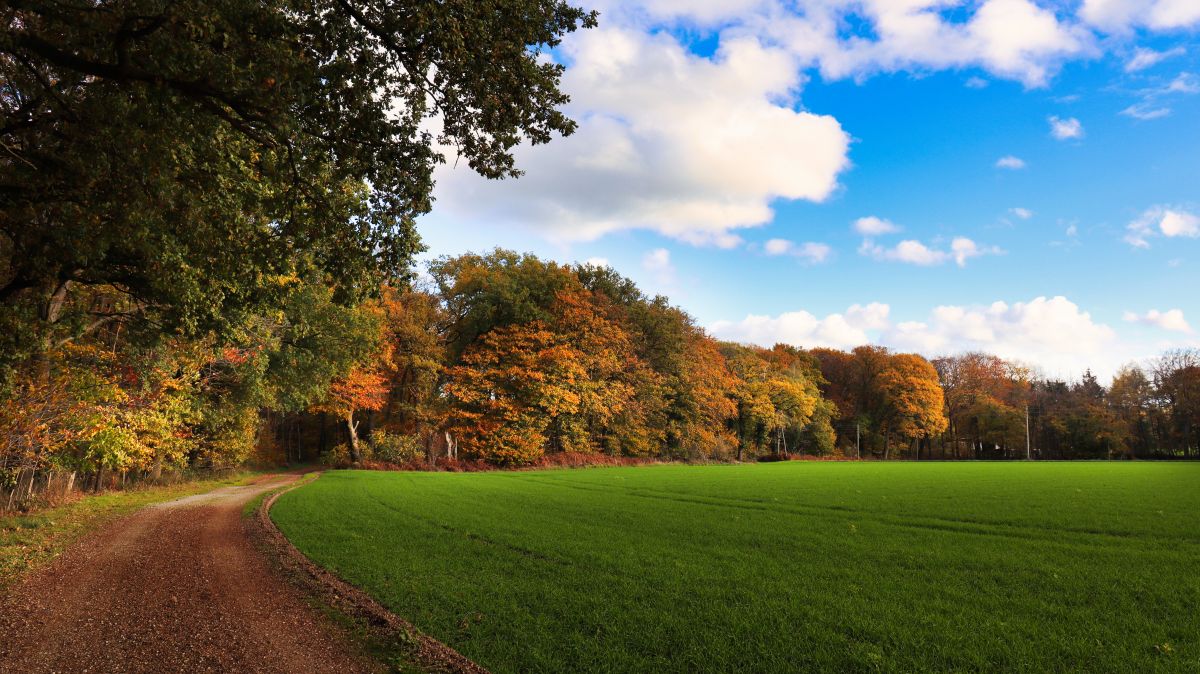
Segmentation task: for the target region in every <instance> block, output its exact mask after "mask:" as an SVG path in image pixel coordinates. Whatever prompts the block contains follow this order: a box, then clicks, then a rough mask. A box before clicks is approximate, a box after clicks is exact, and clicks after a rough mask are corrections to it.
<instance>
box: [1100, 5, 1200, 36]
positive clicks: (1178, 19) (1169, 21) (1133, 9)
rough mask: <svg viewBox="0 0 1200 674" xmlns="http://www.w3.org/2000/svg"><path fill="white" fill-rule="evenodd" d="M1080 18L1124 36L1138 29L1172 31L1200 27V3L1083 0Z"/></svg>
mask: <svg viewBox="0 0 1200 674" xmlns="http://www.w3.org/2000/svg"><path fill="white" fill-rule="evenodd" d="M1079 16H1080V17H1081V18H1082V19H1083V20H1084V21H1085V22H1087V23H1089V24H1091V25H1093V26H1095V27H1097V28H1099V29H1101V30H1104V31H1108V32H1111V33H1125V32H1128V31H1130V30H1132V29H1134V28H1136V27H1139V26H1143V27H1146V28H1151V29H1155V30H1171V29H1176V28H1189V27H1193V26H1195V25H1197V24H1200V3H1197V2H1196V1H1195V0H1083V6H1082V7H1080V9H1079Z"/></svg>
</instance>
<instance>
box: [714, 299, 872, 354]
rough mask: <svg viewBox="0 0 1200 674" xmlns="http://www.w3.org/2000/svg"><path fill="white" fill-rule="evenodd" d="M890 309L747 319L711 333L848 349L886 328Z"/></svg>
mask: <svg viewBox="0 0 1200 674" xmlns="http://www.w3.org/2000/svg"><path fill="white" fill-rule="evenodd" d="M889 311H890V308H889V307H888V305H886V304H879V303H871V304H868V305H866V306H862V305H858V304H855V305H853V306H851V307H850V308H849V309H847V310H846V312H845V313H835V314H829V315H828V316H825V317H824V318H817V317H816V316H814V315H813V314H811V313H809V312H807V311H791V312H787V313H783V314H780V315H778V316H759V315H753V314H751V315H749V316H746V317H745V318H743V319H742V320H740V321H717V322H716V323H713V324H712V325H711V326H709V330H710V332H712V334H714V335H716V336H717V337H720V338H722V339H729V340H733V341H738V342H747V343H750V344H759V345H761V346H772V345H774V344H777V343H784V344H793V345H795V346H802V347H805V348H814V347H828V348H834V349H849V348H853V347H855V346H858V345H860V344H866V343H868V342H870V340H871V338H870V337H869V336H868V334H867V331H868V330H880V329H883V328H885V327H886V326H887V325H888V313H889Z"/></svg>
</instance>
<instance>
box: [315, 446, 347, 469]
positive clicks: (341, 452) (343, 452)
mask: <svg viewBox="0 0 1200 674" xmlns="http://www.w3.org/2000/svg"><path fill="white" fill-rule="evenodd" d="M321 463H322V464H324V465H326V466H329V467H330V468H349V467H350V466H352V465H354V463H353V462H352V461H351V460H350V445H347V444H346V443H344V442H343V443H340V444H338V445H335V446H334V447H333V448H332V449H330V450H329V451H328V452H325V455H324V456H322V457H321Z"/></svg>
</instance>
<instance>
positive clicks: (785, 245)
mask: <svg viewBox="0 0 1200 674" xmlns="http://www.w3.org/2000/svg"><path fill="white" fill-rule="evenodd" d="M793 245H794V244H793V243H792V242H791V241H788V240H787V239H771V240H770V241H768V242H767V243H766V244H765V245H764V246H763V249H764V250H766V251H767V255H784V254H785V253H788V252H790V251H791V250H792V246H793Z"/></svg>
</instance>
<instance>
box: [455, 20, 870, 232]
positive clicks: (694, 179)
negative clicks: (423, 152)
mask: <svg viewBox="0 0 1200 674" xmlns="http://www.w3.org/2000/svg"><path fill="white" fill-rule="evenodd" d="M562 51H563V53H564V55H565V59H566V61H567V62H568V63H569V66H568V68H567V70H566V72H565V74H564V76H563V89H564V90H565V91H567V92H568V93H569V94H570V95H571V96H572V101H571V103H570V104H569V105H567V106H566V112H567V113H568V114H569V115H570V116H571V117H572V118H573V119H575V120H577V121H578V122H579V129H578V131H576V133H575V134H574V135H573V136H570V137H568V138H563V139H555V141H554V142H552V143H549V144H547V145H540V146H536V147H529V146H522V147H521V148H519V149H518V151H517V153H516V154H517V164H518V166H519V167H521V168H522V169H523V170H525V175H524V176H523V177H521V178H520V179H517V180H512V181H502V182H496V181H487V180H484V179H482V178H479V177H478V176H476V175H475V174H474V173H473V172H471V171H469V170H468V169H466V168H465V167H460V168H459V169H458V170H454V169H451V168H449V167H447V168H445V169H444V170H442V171H440V172H439V176H438V179H439V185H438V190H437V197H438V209H440V212H441V213H443V214H445V215H447V216H449V217H453V218H455V219H456V220H459V221H467V222H468V223H478V224H479V225H481V226H482V225H483V224H487V225H494V224H496V223H515V224H525V225H529V226H532V227H535V228H537V229H539V230H540V231H542V232H543V233H544V234H545V235H546V236H547V238H550V239H554V240H560V241H578V240H591V239H595V238H598V237H600V236H603V235H604V234H606V233H609V232H613V231H619V230H629V229H650V230H654V231H657V232H660V233H662V234H664V235H667V236H670V237H673V238H676V239H679V240H682V241H686V242H690V243H694V244H715V245H718V246H722V247H733V246H736V245H738V243H739V242H740V239H739V237H738V236H737V235H736V230H737V229H739V228H744V227H754V226H758V225H762V224H765V223H767V222H770V221H771V219H772V217H773V212H772V209H771V202H772V201H773V200H775V199H790V200H800V199H803V200H810V201H822V200H824V199H825V198H827V197H828V196H829V195H830V194H831V193H832V192H833V190H834V189H835V188H836V187H837V179H838V175H839V173H840V172H841V171H842V170H843V169H845V168H846V167H847V166H848V158H847V151H848V146H849V142H850V137H849V135H848V134H847V133H846V132H845V131H844V130H843V129H842V128H841V125H840V124H839V123H838V121H837V120H836V119H834V118H833V117H830V116H826V115H818V114H813V113H810V112H805V111H797V110H796V109H795V106H796V100H795V94H796V92H797V90H798V88H799V87H800V85H801V84H802V78H801V74H800V66H799V64H798V63H797V62H796V60H795V58H794V57H793V56H791V55H790V54H788V53H786V52H785V51H783V50H781V49H778V48H773V47H767V46H763V45H762V44H761V43H760V42H759V41H758V40H756V39H753V38H750V37H746V38H730V39H722V41H721V44H720V47H719V49H718V51H717V53H716V55H715V56H714V57H713V58H711V59H709V58H704V57H701V56H696V55H695V54H692V53H691V52H689V51H688V50H687V49H686V48H684V47H683V46H682V45H681V44H680V43H679V42H678V41H677V40H676V39H675V38H674V37H672V36H671V35H669V34H666V33H656V34H647V33H645V32H642V31H641V30H635V29H631V28H621V27H608V28H599V29H594V30H589V31H584V32H582V33H581V34H575V35H572V36H571V37H570V38H569V39H568V40H566V41H564V43H563V47H562ZM450 163H451V164H452V163H453V162H450Z"/></svg>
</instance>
